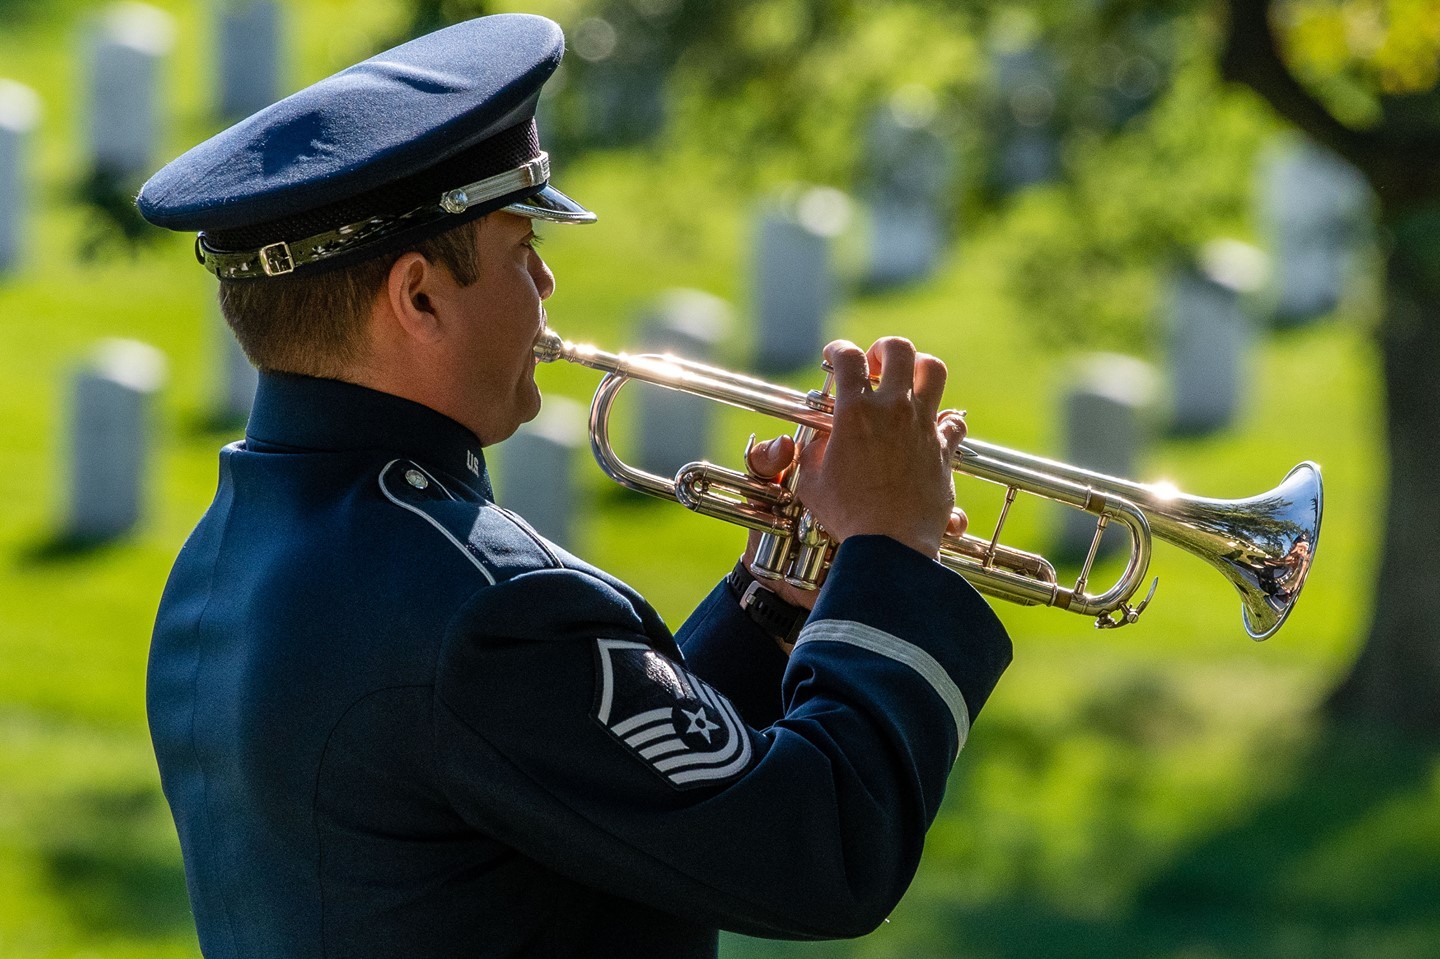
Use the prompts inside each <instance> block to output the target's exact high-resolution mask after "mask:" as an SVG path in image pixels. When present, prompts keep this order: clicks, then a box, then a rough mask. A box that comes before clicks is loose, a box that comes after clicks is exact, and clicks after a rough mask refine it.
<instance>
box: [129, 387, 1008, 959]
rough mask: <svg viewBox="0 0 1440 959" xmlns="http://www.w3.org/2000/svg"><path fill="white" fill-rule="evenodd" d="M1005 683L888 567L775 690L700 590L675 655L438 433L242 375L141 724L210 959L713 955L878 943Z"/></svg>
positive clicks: (937, 589)
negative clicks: (499, 499) (810, 942)
mask: <svg viewBox="0 0 1440 959" xmlns="http://www.w3.org/2000/svg"><path fill="white" fill-rule="evenodd" d="M1009 658H1010V644H1009V640H1008V638H1007V637H1006V635H1005V632H1004V630H1003V629H1002V627H1001V626H1000V625H999V623H998V621H997V620H996V618H995V617H994V615H993V613H992V612H991V611H990V610H989V608H988V607H987V606H986V604H985V603H984V602H983V601H982V600H981V599H980V598H979V596H978V595H977V594H976V593H975V592H974V590H972V589H971V588H970V587H969V585H968V584H966V583H965V582H964V581H963V580H962V579H960V578H959V577H958V576H957V575H955V574H954V573H952V572H951V571H949V570H947V569H945V568H944V567H942V566H940V565H939V564H938V563H935V562H932V561H930V560H928V559H926V558H925V557H923V556H921V555H920V554H918V553H915V552H914V551H912V550H909V549H907V548H905V547H903V546H901V545H899V544H898V543H895V542H894V541H892V540H889V539H886V538H884V537H856V538H852V539H851V540H848V541H846V542H845V543H844V544H843V545H842V547H841V548H840V550H839V552H838V555H837V558H836V561H835V565H834V569H833V571H832V572H831V574H830V578H829V580H828V582H827V584H826V586H825V588H824V589H823V590H822V592H821V594H820V599H819V602H818V604H817V605H816V607H815V610H814V612H813V613H812V615H811V617H810V619H809V622H808V623H807V625H806V627H805V629H804V631H803V633H802V634H801V638H800V642H799V643H798V644H797V646H796V649H795V652H794V655H793V656H792V657H791V658H790V659H789V660H788V661H787V660H786V659H785V658H784V656H783V655H781V654H780V653H779V652H778V650H777V648H776V647H775V645H774V643H773V642H772V641H771V640H770V639H768V638H767V637H766V636H765V635H764V634H763V633H762V632H761V631H760V630H759V629H758V628H757V627H756V626H755V625H753V624H752V623H751V622H750V620H749V618H748V617H747V616H746V614H745V613H743V612H742V611H741V610H740V609H739V607H738V604H737V603H736V600H735V598H734V597H733V596H732V595H731V592H730V590H729V588H728V587H727V586H725V585H724V584H723V583H722V584H721V585H720V586H718V587H716V589H715V591H714V592H712V593H711V594H710V596H709V597H708V598H707V599H705V601H704V602H703V603H701V605H700V607H699V608H698V609H697V610H696V611H695V613H694V615H693V616H691V618H690V619H689V620H688V621H687V622H686V624H685V626H684V627H683V628H682V629H681V630H680V633H679V641H678V644H677V641H676V639H674V638H672V636H671V634H670V632H669V631H668V630H667V629H666V627H665V624H664V623H662V622H661V621H660V618H659V616H658V615H657V614H656V613H655V611H654V610H652V609H651V608H650V606H649V605H647V604H646V603H645V601H644V600H643V599H642V598H641V597H640V596H638V595H637V594H636V593H635V592H634V591H633V590H631V589H630V588H629V587H627V586H626V585H625V584H623V583H621V582H619V581H618V580H616V579H614V578H612V577H610V576H608V575H606V574H605V573H602V572H601V571H599V570H597V569H595V568H593V567H591V566H589V565H587V564H586V563H584V562H583V561H581V560H579V559H576V558H575V557H573V556H571V555H569V554H567V553H565V552H564V551H562V550H561V549H559V548H558V547H556V546H555V545H553V544H551V543H548V542H546V541H545V540H543V539H542V538H540V537H539V536H537V535H536V534H535V533H534V532H533V531H532V530H531V529H530V528H529V527H528V526H527V525H526V524H525V522H524V521H523V520H521V519H520V518H519V517H516V516H515V515H513V514H511V513H508V512H506V511H505V510H503V509H501V508H500V507H498V506H496V505H495V503H494V502H493V499H492V496H491V492H490V487H489V483H488V480H487V477H486V474H485V468H484V461H483V458H482V456H481V452H480V449H479V446H478V443H477V441H476V439H475V437H474V436H473V435H472V434H470V433H469V432H468V431H467V430H465V429H464V428H463V427H461V426H460V425H458V424H457V423H455V422H453V421H451V420H449V419H448V418H446V417H444V416H442V415H440V414H438V413H436V412H434V411H432V410H430V409H427V408H425V407H423V406H419V405H416V404H414V403H411V402H408V401H406V400H402V399H398V398H396V397H393V396H389V395H386V394H382V393H376V392H372V391H370V390H366V389H363V388H360V387H356V386H351V385H348V384H343V383H337V382H333V381H326V380H316V379H308V378H303V377H291V376H265V377H264V378H263V379H262V384H261V389H260V393H259V396H258V398H257V400H256V405H255V409H254V413H253V415H252V418H251V423H250V427H249V430H248V432H247V436H246V438H245V440H244V441H243V442H241V443H236V444H234V445H232V446H229V447H227V448H226V449H225V450H224V451H223V452H222V453H221V457H220V484H219V490H218V492H217V494H216V497H215V501H214V503H213V505H212V506H211V507H210V509H209V511H208V512H207V513H206V514H205V517H204V519H202V520H201V522H200V524H199V526H198V528H197V529H196V530H195V532H194V534H193V535H192V536H191V537H190V539H189V541H188V542H187V543H186V544H185V547H184V550H183V551H182V552H181V554H180V557H179V559H178V560H177V562H176V564H175V569H174V571H173V573H172V574H171V577H170V581H169V583H168V585H167V587H166V589H165V594H164V598H163V600H162V602H161V606H160V611H159V615H158V619H157V622H156V626H155V635H154V643H153V647H152V651H151V658H150V667H149V683H148V687H149V688H148V708H149V717H150V726H151V732H152V736H153V739H154V744H155V752H156V755H157V757H158V760H159V766H160V773H161V779H162V782H163V785H164V790H165V795H166V798H167V799H168V800H169V803H170V807H171V810H172V812H173V814H174V817H175V822H176V825H177V827H178V830H179V835H180V843H181V847H182V849H183V851H184V857H185V871H186V877H187V881H188V886H189V892H190V899H191V903H192V906H193V909H194V912H195V918H196V923H197V926H198V929H199V935H200V944H201V947H202V948H203V950H204V952H205V955H206V956H208V957H210V959H230V957H242V956H243V957H257V959H261V957H263V959H288V957H319V956H330V957H368V956H375V957H382V956H383V957H387V959H393V957H401V956H403V957H406V959H426V957H461V956H464V957H473V956H571V955H575V956H622V957H647V956H666V957H689V956H713V955H714V954H715V952H716V948H717V946H716V943H717V932H716V930H717V929H720V928H723V929H732V930H737V931H740V932H745V933H748V934H751V935H758V936H773V937H793V938H811V937H835V936H852V935H859V934H862V933H865V932H867V931H868V930H870V929H872V928H874V927H875V926H876V925H877V924H879V923H880V922H881V921H882V920H883V919H884V917H885V915H886V913H887V912H889V911H890V910H891V909H892V908H893V906H894V905H895V903H896V902H897V901H898V899H899V898H900V896H901V894H902V893H903V891H904V890H905V887H906V886H907V884H908V883H909V881H910V879H911V877H912V875H913V872H914V870H915V868H916V864H917V861H918V860H919V857H920V852H921V845H922V841H923V838H924V834H925V830H926V828H927V827H928V826H929V824H930V822H931V820H932V819H933V818H934V816H935V814H936V811H937V809H938V807H939V805H940V800H941V796H942V793H943V791H944V788H945V781H946V776H947V774H948V773H949V771H950V768H951V765H952V764H953V762H954V760H955V757H956V754H957V753H958V751H959V749H960V747H961V746H962V745H963V743H964V740H965V736H966V734H967V732H968V728H969V724H970V721H971V720H972V719H973V718H974V716H975V714H976V713H977V712H978V710H979V709H980V707H981V705H982V704H983V703H984V702H985V698H986V697H987V696H988V695H989V693H990V691H991V689H992V688H993V686H994V684H995V682H996V681H997V679H998V678H999V675H1000V673H1001V672H1002V670H1003V669H1004V668H1005V666H1006V664H1007V663H1008V662H1009Z"/></svg>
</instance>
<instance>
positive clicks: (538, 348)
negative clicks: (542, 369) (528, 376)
mask: <svg viewBox="0 0 1440 959" xmlns="http://www.w3.org/2000/svg"><path fill="white" fill-rule="evenodd" d="M530 349H531V351H532V352H533V353H534V354H535V359H537V360H539V361H540V362H541V363H554V362H555V361H556V360H558V359H560V357H561V356H562V355H563V354H564V352H565V341H564V340H563V339H561V338H560V334H559V333H556V332H555V331H554V330H551V329H548V328H547V329H543V330H541V331H540V335H539V336H537V337H535V345H534V346H532V347H530Z"/></svg>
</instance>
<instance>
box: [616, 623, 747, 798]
mask: <svg viewBox="0 0 1440 959" xmlns="http://www.w3.org/2000/svg"><path fill="white" fill-rule="evenodd" d="M595 654H596V660H597V669H596V677H597V679H596V687H597V688H596V691H595V718H596V719H598V720H599V721H600V723H601V725H603V726H604V727H605V728H606V729H607V730H608V731H609V732H610V735H612V736H614V737H615V738H616V739H617V740H618V741H619V742H620V743H621V744H622V745H624V746H625V748H626V749H628V750H629V751H630V752H631V753H632V754H633V755H634V756H635V757H636V758H638V759H639V760H640V761H641V762H643V763H644V764H645V765H646V766H648V767H650V768H651V769H652V770H654V771H655V772H656V773H659V774H660V776H662V777H663V778H664V779H665V781H666V782H668V783H669V784H670V785H672V786H674V787H676V788H677V789H690V788H693V787H695V786H704V785H707V784H710V783H716V782H721V781H724V780H727V779H730V778H733V777H734V776H737V775H739V774H740V773H741V772H743V771H744V770H745V769H746V767H748V766H749V765H750V758H751V756H752V755H753V751H752V749H751V746H750V734H749V732H748V731H747V730H746V728H745V724H744V723H742V722H741V721H740V717H739V715H738V714H737V713H736V712H735V707H734V706H732V705H731V704H730V701H729V700H727V699H726V698H725V697H724V696H722V695H720V694H719V693H718V692H716V691H715V690H714V689H712V688H711V687H710V686H709V685H707V684H706V683H705V682H703V681H702V680H701V679H699V678H698V677H697V676H694V675H692V674H691V673H689V672H688V671H686V670H685V669H684V668H683V667H682V666H680V665H678V664H677V663H674V662H672V661H671V660H669V659H667V658H665V657H664V656H662V655H661V654H660V653H658V652H656V651H655V650H653V649H651V648H650V647H649V646H646V645H645V644H644V643H635V642H629V641H627V640H619V639H597V640H596V641H595Z"/></svg>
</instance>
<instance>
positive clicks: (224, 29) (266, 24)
mask: <svg viewBox="0 0 1440 959" xmlns="http://www.w3.org/2000/svg"><path fill="white" fill-rule="evenodd" d="M214 3H215V6H216V11H215V14H216V16H215V21H216V22H215V54H216V60H217V61H218V63H219V69H218V70H217V71H216V77H217V80H218V83H219V91H218V94H219V95H218V101H219V102H218V104H217V106H218V108H219V111H220V116H221V117H223V118H224V119H226V120H240V119H243V118H245V117H248V116H249V115H250V114H252V113H255V112H256V111H257V110H261V109H263V108H265V107H268V106H269V105H270V104H272V103H274V102H275V101H276V100H278V99H280V89H281V78H280V72H281V63H282V61H283V57H282V47H283V42H284V38H283V35H282V30H283V25H282V23H281V9H280V4H279V3H277V2H276V0H214Z"/></svg>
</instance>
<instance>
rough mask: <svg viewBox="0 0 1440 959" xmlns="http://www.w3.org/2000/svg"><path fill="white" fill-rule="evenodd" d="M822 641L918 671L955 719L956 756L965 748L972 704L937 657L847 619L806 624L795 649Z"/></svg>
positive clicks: (878, 630)
mask: <svg viewBox="0 0 1440 959" xmlns="http://www.w3.org/2000/svg"><path fill="white" fill-rule="evenodd" d="M819 642H830V643H845V644H847V645H849V646H855V647H858V648H860V649H863V650H866V651H868V652H872V653H878V654H879V655H881V656H884V657H885V658H887V659H893V660H894V661H895V662H897V663H902V664H904V665H906V666H909V667H910V668H911V669H913V670H915V672H917V673H919V674H920V678H921V679H923V680H925V682H927V683H929V684H930V686H931V688H932V689H934V690H935V692H936V694H937V695H938V696H939V697H940V699H941V700H942V701H943V702H944V703H945V705H946V706H947V707H948V708H949V710H950V715H951V716H952V717H953V718H954V720H955V733H956V736H957V737H958V740H959V743H958V745H957V747H956V753H957V755H958V753H959V750H960V749H963V748H964V746H965V740H966V739H967V738H969V736H970V707H968V706H967V705H965V696H964V694H962V693H961V692H960V687H958V686H956V685H955V682H954V680H952V679H951V678H950V675H949V674H948V673H946V672H945V667H943V666H941V665H940V663H939V662H937V661H936V660H935V657H933V656H931V655H930V654H929V653H927V652H925V650H923V649H921V648H920V647H919V646H916V645H914V644H912V643H907V642H905V640H903V639H901V638H899V637H898V636H894V635H891V634H890V633H887V632H885V631H884V630H881V629H876V628H875V627H873V626H867V625H865V624H864V623H857V622H855V621H854V620H848V619H822V620H819V621H818V622H814V623H808V624H806V626H805V628H804V629H802V630H800V637H799V638H798V639H797V640H795V648H796V649H799V648H800V647H801V646H803V645H804V644H805V643H819Z"/></svg>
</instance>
